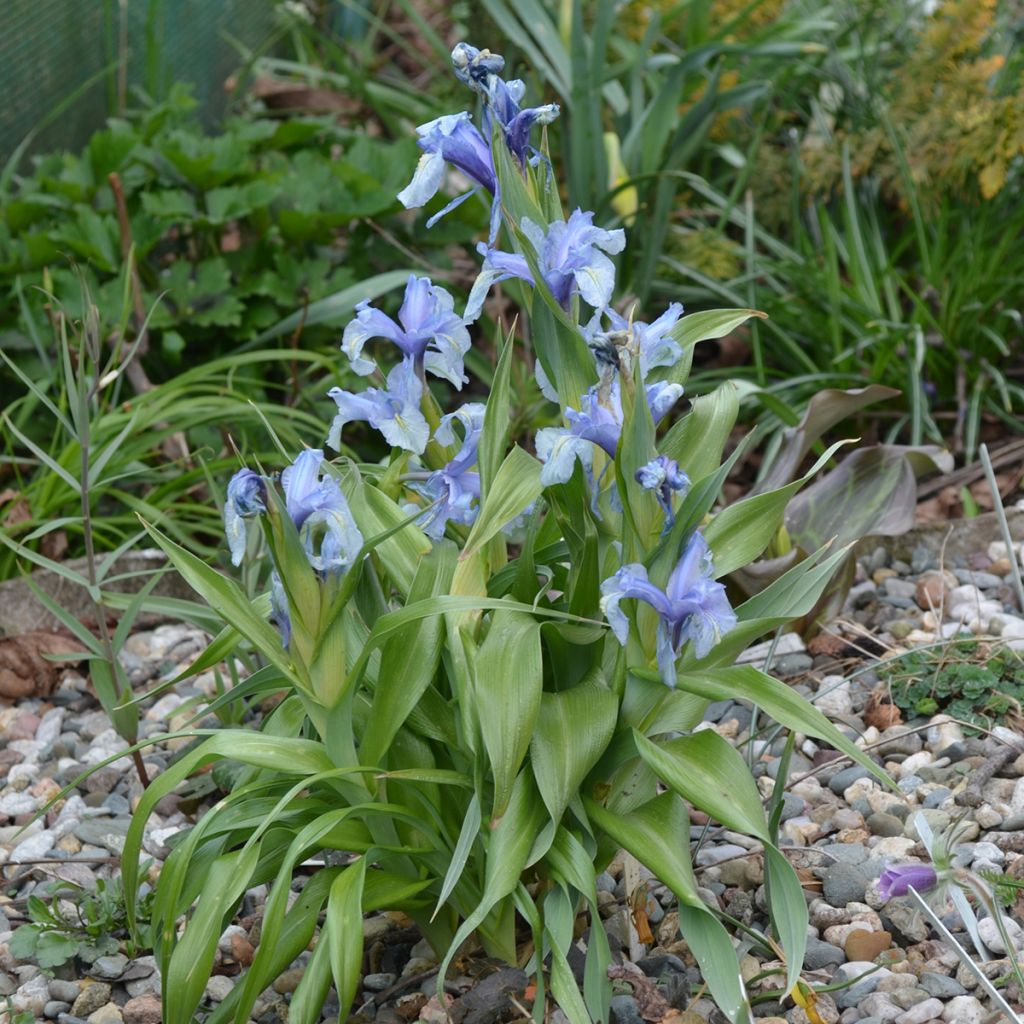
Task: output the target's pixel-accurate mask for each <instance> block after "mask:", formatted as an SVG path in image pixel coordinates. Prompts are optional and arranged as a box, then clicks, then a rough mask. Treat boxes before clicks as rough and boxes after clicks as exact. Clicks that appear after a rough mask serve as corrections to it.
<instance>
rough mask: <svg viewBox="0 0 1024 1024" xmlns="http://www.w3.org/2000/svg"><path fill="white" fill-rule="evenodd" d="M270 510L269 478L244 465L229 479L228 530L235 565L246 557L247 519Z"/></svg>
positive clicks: (225, 520)
mask: <svg viewBox="0 0 1024 1024" xmlns="http://www.w3.org/2000/svg"><path fill="white" fill-rule="evenodd" d="M266 511H267V484H266V481H265V480H264V479H263V477H261V476H260V475H259V473H256V472H254V471H253V470H251V469H240V470H239V471H238V472H237V473H236V474H235V475H234V476H233V477H232V478H231V480H230V482H229V483H228V493H227V500H226V501H225V502H224V534H225V536H226V537H227V541H228V550H229V551H230V552H231V564H232V565H241V564H242V559H243V558H244V557H245V540H246V536H247V531H246V522H245V521H246V520H247V519H252V518H254V517H255V516H258V515H262V514H263V513H264V512H266Z"/></svg>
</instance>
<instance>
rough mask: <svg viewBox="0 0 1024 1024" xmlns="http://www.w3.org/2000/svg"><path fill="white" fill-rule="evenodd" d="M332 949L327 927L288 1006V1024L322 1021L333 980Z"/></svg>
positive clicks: (311, 1023) (309, 1023) (307, 1023)
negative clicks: (322, 1013)
mask: <svg viewBox="0 0 1024 1024" xmlns="http://www.w3.org/2000/svg"><path fill="white" fill-rule="evenodd" d="M330 948H331V944H330V941H329V940H328V937H327V929H326V926H325V927H324V928H323V929H321V931H320V938H319V939H318V940H317V944H316V945H315V946H314V947H313V955H312V956H311V957H310V958H309V962H308V963H307V964H306V968H305V970H304V971H303V972H302V977H301V978H300V979H299V984H298V987H297V988H296V989H295V992H294V993H293V994H292V999H291V1002H290V1003H289V1004H288V1024H317V1022H318V1021H319V1020H320V1014H321V1011H322V1010H323V1008H324V1003H325V1002H326V1000H327V993H328V992H329V991H330V988H331V981H332V980H333V975H332V973H331V957H330Z"/></svg>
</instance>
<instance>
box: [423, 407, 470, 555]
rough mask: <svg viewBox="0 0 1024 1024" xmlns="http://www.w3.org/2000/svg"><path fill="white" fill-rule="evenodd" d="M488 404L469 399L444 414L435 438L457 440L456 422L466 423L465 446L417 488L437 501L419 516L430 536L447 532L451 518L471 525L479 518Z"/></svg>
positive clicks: (447, 440)
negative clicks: (477, 467)
mask: <svg viewBox="0 0 1024 1024" xmlns="http://www.w3.org/2000/svg"><path fill="white" fill-rule="evenodd" d="M486 411H487V406H486V405H484V404H483V403H482V402H470V403H468V404H466V405H464V406H463V407H462V408H461V409H459V410H457V411H456V412H453V413H449V414H448V415H447V416H444V417H442V419H441V422H440V424H439V425H438V428H437V430H436V431H435V432H434V439H435V440H437V441H438V442H440V443H441V444H444V445H453V444H455V442H456V440H457V437H456V434H455V430H454V429H453V427H454V424H455V423H461V424H462V426H463V431H464V432H463V440H462V447H461V448H460V449H459V453H458V454H457V455H456V456H455V458H454V459H452V460H451V461H450V462H448V464H447V465H445V466H444V468H443V469H439V470H437V471H436V472H434V473H431V474H430V476H429V477H427V479H426V481H425V482H424V483H423V484H421V485H419V486H418V487H417V488H416V490H418V491H419V493H420V494H422V495H423V497H425V498H426V499H427V500H428V501H430V502H432V503H434V504H433V506H432V507H431V508H429V509H428V510H427V511H426V512H425V513H424V514H423V516H422V517H421V518H420V520H419V523H420V526H422V527H423V530H424V532H425V533H426V534H427V536H429V537H433V538H435V539H437V538H440V537H443V536H444V530H445V527H446V526H447V525H448V523H450V522H454V523H461V524H463V525H464V526H469V525H470V524H471V523H473V522H474V521H475V520H476V516H477V512H478V511H479V507H478V502H479V500H480V474H479V473H477V472H474V471H473V470H472V467H473V466H475V465H476V460H477V448H478V445H479V442H480V433H481V431H482V430H483V425H484V413H485V412H486Z"/></svg>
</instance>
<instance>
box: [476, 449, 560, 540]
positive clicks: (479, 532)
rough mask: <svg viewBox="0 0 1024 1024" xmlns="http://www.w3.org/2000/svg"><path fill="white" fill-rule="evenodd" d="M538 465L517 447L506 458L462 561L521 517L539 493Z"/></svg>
mask: <svg viewBox="0 0 1024 1024" xmlns="http://www.w3.org/2000/svg"><path fill="white" fill-rule="evenodd" d="M540 471H541V464H540V463H539V462H538V461H537V460H536V459H535V458H534V457H533V456H532V455H529V454H527V453H526V452H525V451H523V449H522V448H520V447H519V446H518V445H516V446H515V447H513V449H512V451H510V452H509V453H508V455H507V456H506V457H505V461H504V462H502V464H501V468H500V469H499V470H498V472H497V473H496V474H495V477H494V482H493V484H492V485H491V490H490V493H489V494H488V495H487V499H486V501H485V502H484V504H483V506H482V507H481V509H480V514H479V515H478V516H477V519H476V522H475V523H474V524H473V528H472V530H470V532H469V537H468V538H467V539H466V546H465V548H464V550H463V552H462V555H461V558H462V559H463V560H465V559H468V558H470V557H471V556H472V555H474V554H475V553H476V552H478V551H480V550H481V549H482V548H483V547H484V545H485V544H486V543H487V542H488V541H489V540H490V539H491V538H492V537H494V536H496V535H497V533H498V532H499V531H500V530H501V528H502V527H503V526H506V525H508V524H509V523H510V522H512V520H513V519H515V518H516V517H517V516H520V515H522V514H523V512H525V511H526V509H527V508H529V506H530V505H532V504H533V502H535V501H536V500H537V499H538V498H539V497H540V494H541V491H542V490H543V487H542V486H541V482H540Z"/></svg>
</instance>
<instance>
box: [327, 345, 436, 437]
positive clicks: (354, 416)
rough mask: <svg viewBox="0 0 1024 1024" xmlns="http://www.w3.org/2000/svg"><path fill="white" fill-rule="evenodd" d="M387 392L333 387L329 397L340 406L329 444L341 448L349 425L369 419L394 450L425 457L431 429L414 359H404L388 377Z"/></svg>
mask: <svg viewBox="0 0 1024 1024" xmlns="http://www.w3.org/2000/svg"><path fill="white" fill-rule="evenodd" d="M387 384H388V386H387V390H383V389H381V388H367V389H366V390H365V391H362V392H360V393H359V394H355V393H353V392H351V391H343V390H342V389H341V388H331V390H330V391H328V392H327V394H328V395H329V396H330V397H331V398H333V399H334V401H335V404H336V405H337V406H338V412H337V415H336V416H335V417H334V422H333V423H332V424H331V429H330V432H329V433H328V435H327V443H328V444H329V445H330V446H331V447H332V448H334V449H335V450H336V451H340V449H341V430H342V428H343V427H344V426H345V424H346V423H351V422H353V421H354V420H366V421H367V422H368V423H369V424H370V426H372V427H373V428H374V429H375V430H379V431H380V432H381V433H382V434H383V435H384V439H385V440H386V441H387V442H388V444H390V445H391V446H392V447H393V448H402V449H404V450H405V451H407V452H413V453H415V454H416V455H422V454H423V450H424V449H425V448H426V447H427V440H428V438H429V437H430V426H429V425H428V424H427V421H426V418H425V417H424V415H423V413H422V412H421V411H420V400H421V399H422V398H423V382H422V381H421V380H420V378H419V375H418V374H417V373H416V370H415V368H414V367H413V363H412V360H411V359H403V360H402V361H401V362H400V363H398V365H397V366H395V367H394V368H393V369H392V371H391V372H390V373H389V374H388V380H387Z"/></svg>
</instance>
